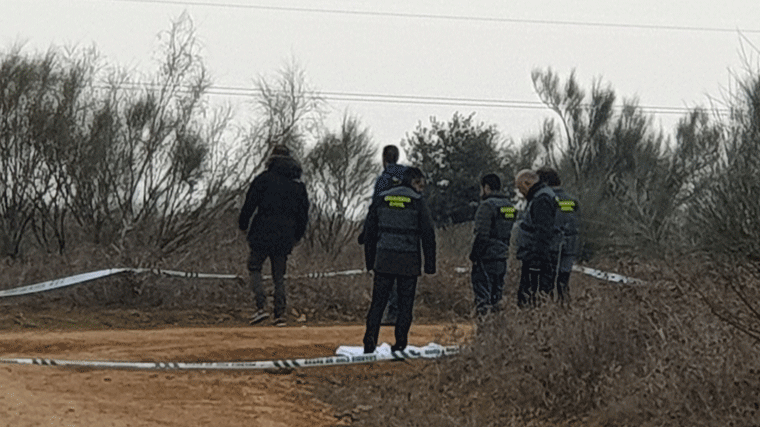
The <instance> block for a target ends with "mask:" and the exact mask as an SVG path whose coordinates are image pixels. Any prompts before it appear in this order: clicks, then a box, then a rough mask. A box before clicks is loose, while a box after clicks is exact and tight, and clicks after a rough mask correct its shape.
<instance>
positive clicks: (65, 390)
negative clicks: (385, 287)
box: [0, 325, 453, 427]
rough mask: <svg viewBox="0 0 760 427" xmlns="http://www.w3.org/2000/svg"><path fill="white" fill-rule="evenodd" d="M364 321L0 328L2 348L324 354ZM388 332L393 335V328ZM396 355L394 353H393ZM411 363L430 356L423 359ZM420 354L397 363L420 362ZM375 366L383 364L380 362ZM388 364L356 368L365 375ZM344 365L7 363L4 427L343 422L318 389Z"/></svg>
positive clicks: (153, 357) (2, 352)
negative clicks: (194, 367)
mask: <svg viewBox="0 0 760 427" xmlns="http://www.w3.org/2000/svg"><path fill="white" fill-rule="evenodd" d="M363 332H364V328H363V326H360V325H350V326H303V327H287V328H276V327H238V328H211V327H209V328H167V329H148V330H97V331H40V330H34V331H22V332H7V331H6V332H0V357H2V358H13V357H35V358H37V357H39V358H59V359H87V360H120V361H176V362H184V361H187V362H195V361H240V360H246V361H250V360H271V359H289V358H301V357H304V358H306V357H320V356H331V355H334V354H335V349H336V348H337V347H338V346H339V345H360V344H361V337H362V334H363ZM380 340H381V341H385V342H389V343H392V342H393V328H387V327H384V328H382V330H381V334H380ZM431 341H434V342H437V343H439V344H451V343H453V338H452V337H450V336H449V335H448V333H447V327H445V326H433V325H413V326H412V330H411V332H410V335H409V343H410V344H411V345H425V344H427V343H429V342H431ZM386 363H388V362H386ZM413 363H424V362H422V361H419V362H417V361H415V362H413ZM413 363H412V364H411V365H408V364H394V365H396V367H394V368H393V369H409V368H410V366H411V367H412V368H413ZM376 365H377V366H376ZM379 365H381V364H369V365H359V366H360V367H356V368H352V369H354V370H355V372H357V373H358V375H357V377H359V378H361V377H366V375H367V374H368V373H370V374H371V372H373V370H375V371H376V370H378V369H388V368H387V367H380V366H379ZM341 369H344V367H321V368H305V369H301V370H295V371H290V372H285V373H273V372H263V371H238V372H217V371H129V370H90V369H68V368H58V367H46V366H22V365H12V364H0V426H13V427H20V426H35V427H36V426H42V425H46V426H77V427H78V426H83V427H90V426H118V427H121V426H183V427H195V426H246V427H251V426H263V427H269V426H271V427H274V426H283V427H307V426H308V427H314V426H331V425H336V424H340V419H339V417H338V415H340V414H336V413H335V411H334V410H333V409H332V408H330V407H329V406H327V405H326V404H324V403H323V402H321V401H319V400H317V399H316V398H315V397H314V396H313V395H312V393H311V388H312V387H311V385H312V384H314V382H315V381H320V380H321V379H324V378H327V377H329V373H330V372H335V371H336V370H341Z"/></svg>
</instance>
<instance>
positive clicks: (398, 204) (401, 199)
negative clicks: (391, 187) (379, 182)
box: [383, 196, 412, 209]
mask: <svg viewBox="0 0 760 427" xmlns="http://www.w3.org/2000/svg"><path fill="white" fill-rule="evenodd" d="M383 200H385V201H386V202H388V206H390V207H392V208H402V209H403V208H405V207H406V206H405V205H404V203H409V202H411V201H412V199H411V198H409V197H406V196H385V198H384V199H383Z"/></svg>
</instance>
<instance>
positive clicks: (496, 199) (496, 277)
mask: <svg viewBox="0 0 760 427" xmlns="http://www.w3.org/2000/svg"><path fill="white" fill-rule="evenodd" d="M480 198H481V202H480V205H479V206H478V210H477V211H476V212H475V240H474V241H473V242H472V250H471V251H470V261H472V274H471V278H472V291H473V293H474V295H475V311H476V313H477V314H478V316H484V315H486V314H488V313H489V312H495V311H498V309H499V302H500V301H501V297H502V293H503V290H504V276H505V275H506V273H507V258H508V256H509V239H510V236H511V234H512V225H513V224H514V222H515V208H514V206H513V205H512V203H511V202H510V200H509V199H508V198H507V196H505V195H504V194H502V193H501V179H500V178H499V176H498V175H496V174H492V173H491V174H488V175H485V176H483V178H481V180H480Z"/></svg>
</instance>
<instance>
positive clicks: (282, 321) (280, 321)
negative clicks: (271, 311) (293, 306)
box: [274, 317, 288, 326]
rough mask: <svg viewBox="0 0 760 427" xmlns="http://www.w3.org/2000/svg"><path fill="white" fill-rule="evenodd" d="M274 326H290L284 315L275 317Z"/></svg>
mask: <svg viewBox="0 0 760 427" xmlns="http://www.w3.org/2000/svg"><path fill="white" fill-rule="evenodd" d="M274 326H288V321H287V320H285V318H284V317H277V318H275V319H274Z"/></svg>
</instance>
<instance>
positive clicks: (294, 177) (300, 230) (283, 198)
mask: <svg viewBox="0 0 760 427" xmlns="http://www.w3.org/2000/svg"><path fill="white" fill-rule="evenodd" d="M301 173H302V169H301V166H300V165H299V164H298V162H297V161H296V160H295V159H294V158H293V157H291V156H290V151H289V150H288V148H287V147H285V146H284V145H278V146H276V147H275V148H274V149H273V150H272V155H271V157H270V158H269V160H267V163H266V171H264V172H263V173H261V174H260V175H258V176H257V177H256V178H255V179H254V180H253V182H252V183H251V186H250V188H249V189H248V193H247V194H246V197H245V203H244V204H243V207H242V209H241V210H240V217H239V221H238V222H239V227H240V229H241V230H243V231H245V230H248V245H249V247H250V249H251V254H250V257H249V258H248V270H249V271H250V273H251V283H252V286H253V292H254V293H255V294H256V308H257V309H258V311H257V312H256V314H254V316H253V317H252V318H251V323H259V322H261V321H263V320H265V319H267V318H268V317H269V315H268V313H267V311H266V310H265V308H266V294H265V292H264V287H263V284H262V278H261V267H262V265H263V263H264V261H265V260H266V259H267V258H269V260H270V262H271V265H272V278H273V282H274V319H275V324H276V325H285V323H286V321H285V309H286V307H287V296H286V290H285V266H286V262H287V259H288V255H289V254H290V252H291V250H292V249H293V246H295V244H296V243H297V242H298V241H299V240H301V238H302V237H303V235H304V233H305V232H306V225H307V223H308V215H309V198H308V195H307V194H306V186H305V185H304V183H303V182H301V181H300V179H301ZM254 212H255V213H256V214H255V215H254ZM251 216H253V220H252V221H251Z"/></svg>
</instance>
